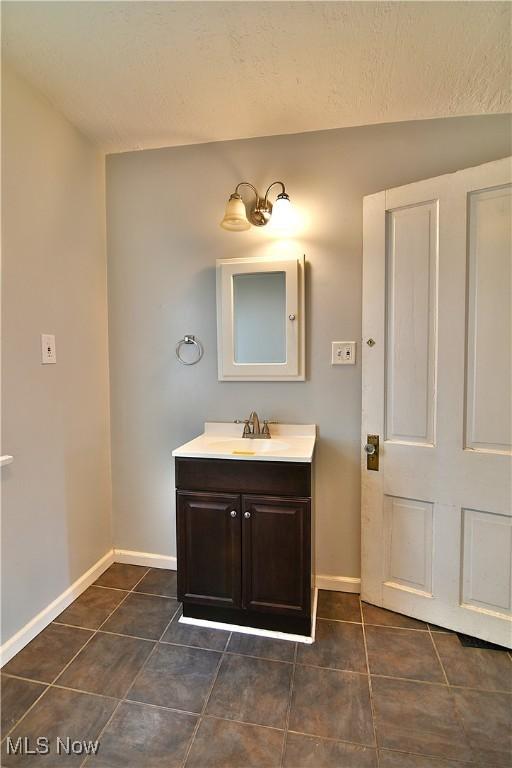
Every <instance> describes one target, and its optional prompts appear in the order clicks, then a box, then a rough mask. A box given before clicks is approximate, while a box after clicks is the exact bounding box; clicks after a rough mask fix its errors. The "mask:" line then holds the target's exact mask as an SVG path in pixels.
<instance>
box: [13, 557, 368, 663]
mask: <svg viewBox="0 0 512 768" xmlns="http://www.w3.org/2000/svg"><path fill="white" fill-rule="evenodd" d="M112 563H127V564H129V565H144V566H146V567H148V568H167V569H168V570H171V571H175V570H176V567H177V566H176V557H173V556H172V555H157V554H155V553H153V552H135V551H132V550H130V549H111V550H110V551H109V552H107V553H106V554H105V555H103V557H102V558H100V560H98V562H97V563H95V564H94V565H93V566H92V567H91V568H89V570H88V571H86V572H85V573H84V574H83V575H82V576H80V578H78V579H77V580H76V581H75V582H73V584H71V586H70V587H68V588H67V589H66V590H65V591H64V592H62V594H60V595H59V596H58V597H57V598H55V600H53V602H51V603H50V604H49V605H47V606H46V608H43V610H42V611H40V612H39V613H38V614H37V616H34V618H33V619H31V620H30V621H29V622H28V623H27V624H25V626H24V627H22V628H21V629H20V630H18V632H16V634H15V635H13V636H12V637H10V638H9V640H6V641H5V643H4V644H3V645H2V646H0V667H2V666H3V665H4V664H6V663H7V662H8V661H9V660H10V659H12V657H13V656H15V655H16V654H17V653H18V652H19V651H21V649H22V648H24V647H25V646H26V645H27V644H28V643H29V642H30V641H31V640H33V639H34V637H35V636H36V635H38V634H39V632H41V631H42V630H43V629H44V628H45V627H47V626H48V624H50V623H51V622H52V621H53V620H54V619H55V617H56V616H58V615H59V613H62V611H63V610H64V609H65V608H67V607H68V605H70V603H72V602H73V600H76V598H77V597H78V596H79V595H81V594H82V592H84V591H85V590H86V589H87V587H90V586H91V584H92V583H93V582H94V581H96V579H97V578H98V577H99V576H101V574H102V573H103V572H104V571H106V570H107V568H109V566H110V565H112ZM315 586H316V587H317V589H329V590H334V591H337V592H356V593H358V592H360V587H361V579H357V578H353V577H351V576H321V575H318V576H317V577H316V579H315Z"/></svg>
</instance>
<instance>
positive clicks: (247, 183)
mask: <svg viewBox="0 0 512 768" xmlns="http://www.w3.org/2000/svg"><path fill="white" fill-rule="evenodd" d="M240 187H250V188H251V189H252V191H253V192H254V195H255V197H256V202H258V200H259V199H260V196H259V193H258V190H257V189H256V187H255V186H254V184H250V183H249V182H248V181H241V182H240V183H239V184H237V185H236V187H235V191H234V193H233V194H234V195H238V196H239V197H241V195H240V192H239V191H238V190H239V189H240Z"/></svg>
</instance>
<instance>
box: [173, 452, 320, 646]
mask: <svg viewBox="0 0 512 768" xmlns="http://www.w3.org/2000/svg"><path fill="white" fill-rule="evenodd" d="M204 462H207V465H205V464H204ZM212 465H215V466H212ZM254 465H256V466H254ZM213 470H215V471H213ZM201 483H203V484H205V485H206V488H204V489H202V490H200V489H199V486H200V485H201ZM184 484H186V485H187V487H183V485H184ZM176 485H177V491H176V493H177V505H176V506H177V533H178V536H177V544H178V598H179V599H180V600H182V601H183V613H184V615H185V616H192V617H195V618H203V619H210V620H213V621H222V622H226V623H230V624H242V625H245V626H255V627H260V628H267V629H277V630H280V631H284V632H294V633H300V634H305V633H306V634H309V632H310V628H311V626H310V625H311V587H312V581H311V566H312V564H311V497H310V494H311V467H310V465H309V464H291V463H284V462H281V463H280V462H251V461H243V462H240V461H231V460H223V459H176ZM190 486H192V487H190ZM212 486H213V487H212ZM294 488H296V489H297V490H299V491H300V492H301V495H300V496H299V495H297V496H295V495H291V494H290V491H292V490H293V489H294ZM280 490H281V491H284V493H283V494H282V495H281V493H280ZM304 491H306V492H307V493H304Z"/></svg>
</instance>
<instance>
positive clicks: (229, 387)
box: [107, 116, 511, 577]
mask: <svg viewBox="0 0 512 768" xmlns="http://www.w3.org/2000/svg"><path fill="white" fill-rule="evenodd" d="M510 128H511V124H510V120H509V118H507V117H506V116H489V117H475V118H457V119H446V120H432V121H421V122H412V123H399V124H390V125H377V126H369V127H363V128H353V129H345V130H334V131H325V132H319V133H306V134H298V135H291V136H277V137H269V138H262V139H251V140H245V141H232V142H223V143H214V144H203V145H196V146H188V147H178V148H169V149H161V150H151V151H144V152H138V153H136V152H134V153H127V154H121V155H112V156H110V157H108V160H107V217H108V218H107V220H108V260H109V333H110V371H111V402H112V410H111V424H112V470H113V504H114V542H115V546H117V547H120V548H124V549H130V550H137V551H144V552H153V553H158V554H163V555H173V554H174V553H175V534H174V524H175V520H174V501H173V469H172V461H171V456H170V453H171V450H172V449H173V448H174V447H175V446H178V445H179V444H180V443H183V442H184V441H186V440H189V439H190V438H192V437H194V436H195V435H197V434H198V433H200V432H201V431H202V427H203V422H204V421H205V420H206V419H226V420H231V419H233V418H235V417H243V416H247V415H248V414H249V412H250V411H251V410H252V409H256V410H257V411H258V413H259V414H260V415H262V416H267V417H268V416H272V417H276V418H278V419H279V420H280V421H285V422H315V423H316V424H318V427H319V435H320V438H319V442H318V451H317V458H316V469H317V476H316V477H317V506H316V509H317V564H318V567H317V572H318V573H321V574H325V575H332V576H353V577H354V576H355V577H357V576H358V575H359V536H360V493H359V484H360V471H359V461H360V458H359V457H360V416H361V395H360V390H361V370H360V364H359V360H360V354H359V351H360V348H359V350H358V364H357V365H356V366H355V367H349V366H347V367H345V366H342V367H335V368H332V367H331V365H330V344H331V341H332V340H353V339H356V340H358V342H360V340H361V266H362V231H361V224H362V198H363V196H364V195H367V194H370V193H372V192H376V191H378V190H381V189H385V188H389V187H393V186H397V185H400V184H405V183H408V182H412V181H415V180H418V179H423V178H427V177H430V176H435V175H438V174H441V173H445V172H450V171H455V170H456V169H459V168H464V167H466V166H471V165H476V164H478V163H482V162H485V161H489V160H494V159H497V158H500V157H503V156H505V155H508V154H510V151H511V147H510ZM242 179H244V180H248V181H251V182H253V183H254V184H256V186H257V187H258V188H260V189H262V188H265V187H266V185H267V184H268V183H269V182H270V181H273V180H274V179H282V180H284V181H285V183H286V185H287V189H288V191H289V193H290V196H291V198H292V201H293V202H294V203H295V204H297V206H298V207H299V209H300V210H301V211H302V213H303V214H304V216H305V224H304V227H303V231H302V233H301V235H300V237H298V238H297V240H296V241H295V242H292V243H289V244H288V247H289V248H292V249H295V251H296V252H297V253H302V252H303V253H305V254H306V259H307V264H308V269H307V381H306V382H305V383H300V382H294V383H289V384H288V383H259V382H258V383H239V382H236V383H234V382H222V383H220V382H218V381H217V360H216V330H215V259H216V258H227V257H235V256H249V255H252V254H255V255H257V254H261V253H265V252H266V249H267V248H268V247H269V244H270V243H271V241H272V238H271V236H270V234H269V233H268V232H267V231H265V230H263V231H261V230H256V229H253V230H252V231H249V232H241V233H230V232H225V231H223V230H222V229H220V227H219V226H218V222H219V221H220V219H221V217H222V215H223V208H224V205H225V202H226V200H227V197H228V196H229V194H230V192H231V191H232V190H233V188H234V186H235V184H236V183H237V182H238V181H240V180H242ZM184 333H193V334H196V335H197V336H198V337H199V338H200V339H201V340H202V341H203V343H204V347H205V355H204V359H203V360H202V362H201V363H200V364H199V365H197V366H193V367H182V366H180V365H179V364H178V363H177V361H176V359H175V357H174V345H175V343H176V341H177V340H178V339H180V338H182V336H183V334H184Z"/></svg>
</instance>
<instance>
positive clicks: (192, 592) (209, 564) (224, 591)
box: [176, 491, 242, 608]
mask: <svg viewBox="0 0 512 768" xmlns="http://www.w3.org/2000/svg"><path fill="white" fill-rule="evenodd" d="M176 500H177V504H176V510H177V531H178V598H179V599H180V600H184V601H186V602H191V603H197V604H200V605H211V606H220V607H222V608H239V607H240V605H241V579H242V574H241V546H240V544H241V541H240V539H241V515H240V496H238V495H231V494H217V493H208V494H206V493H182V492H180V491H178V492H177V494H176Z"/></svg>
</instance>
